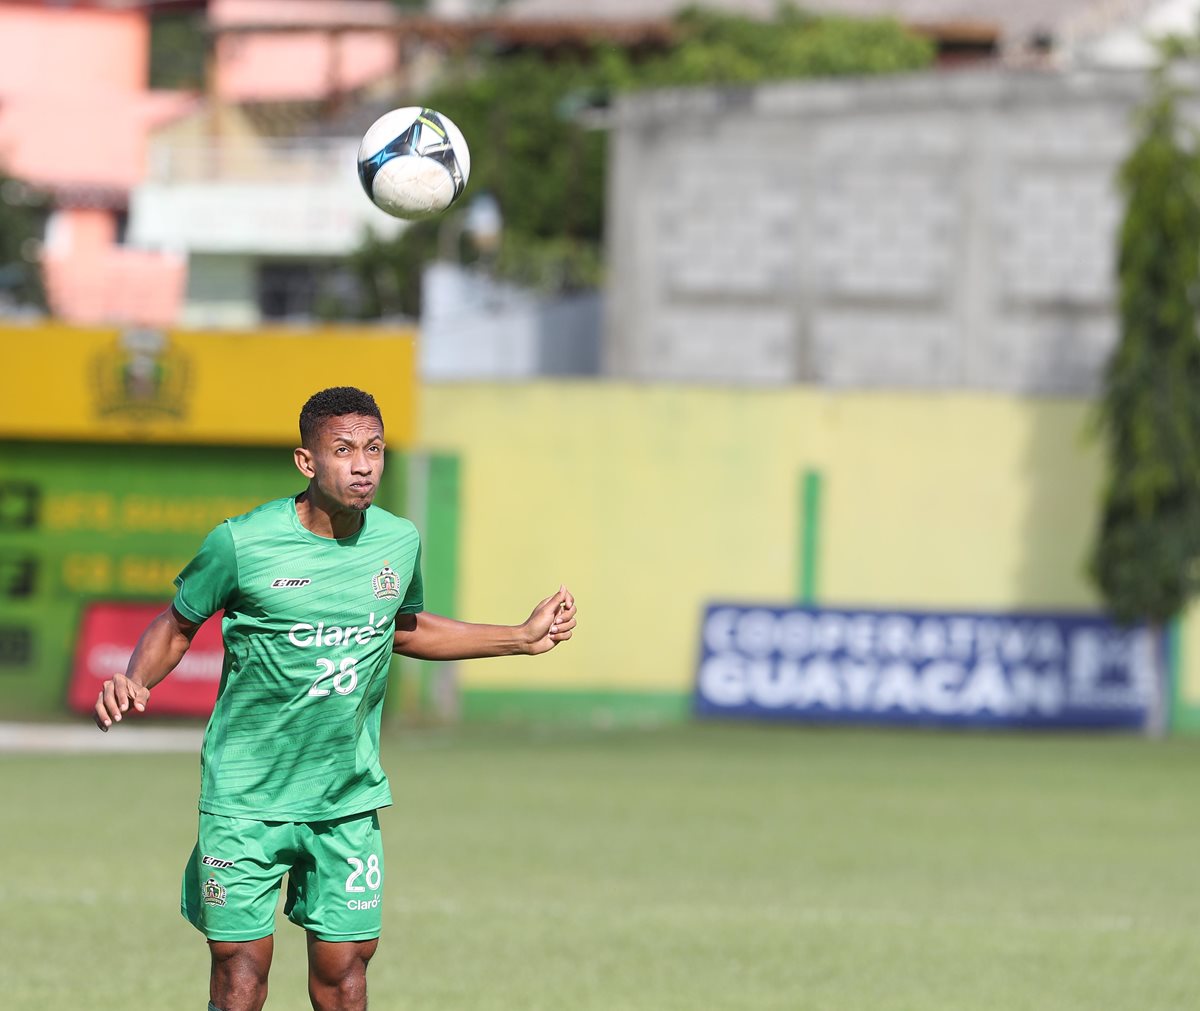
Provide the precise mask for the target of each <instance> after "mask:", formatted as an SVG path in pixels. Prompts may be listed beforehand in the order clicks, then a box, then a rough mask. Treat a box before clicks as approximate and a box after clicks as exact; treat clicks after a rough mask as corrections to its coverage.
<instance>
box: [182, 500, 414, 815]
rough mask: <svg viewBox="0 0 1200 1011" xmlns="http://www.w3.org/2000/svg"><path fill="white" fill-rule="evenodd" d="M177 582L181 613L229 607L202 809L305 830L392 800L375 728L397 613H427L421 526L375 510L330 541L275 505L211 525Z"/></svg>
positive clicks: (286, 506)
mask: <svg viewBox="0 0 1200 1011" xmlns="http://www.w3.org/2000/svg"><path fill="white" fill-rule="evenodd" d="M175 586H176V588H177V592H176V596H175V601H174V606H175V609H176V610H177V611H178V612H179V613H180V614H182V615H183V616H184V617H185V618H188V619H190V620H191V621H195V622H202V621H204V620H205V619H207V618H208V617H210V616H211V615H213V614H216V613H217V612H218V611H220V610H222V609H224V611H225V615H224V618H223V619H222V622H221V631H222V633H223V634H224V637H225V664H224V667H223V669H222V672H221V684H220V687H219V689H218V690H217V702H216V706H215V708H214V709H213V713H212V717H211V718H210V719H209V721H208V727H207V729H206V730H205V733H204V746H203V749H202V752H201V759H200V769H201V775H200V779H201V785H200V810H202V811H207V812H209V813H211V814H222V815H233V816H235V817H243V818H254V819H257V820H259V821H293V822H307V821H320V820H326V819H333V818H339V817H342V816H344V815H350V814H357V813H361V812H364V811H369V810H372V809H373V808H377V807H385V806H387V805H388V804H390V803H391V802H392V797H391V792H390V790H389V789H388V782H387V777H386V776H385V775H384V773H383V768H382V766H381V765H380V763H379V722H380V716H381V713H382V708H383V696H384V692H385V690H386V688H387V673H388V664H389V662H390V661H391V656H392V635H393V633H394V631H395V625H396V615H397V614H415V613H417V612H418V611H421V610H422V609H423V602H422V588H421V569H420V539H419V537H418V535H417V531H416V529H415V528H414V527H413V525H412V524H411V523H410V522H409V521H408V520H405V519H401V518H400V517H398V516H393V515H392V514H391V513H388V512H385V511H384V510H383V509H380V508H378V507H376V506H372V507H371V508H370V509H368V510H367V511H366V512H365V513H364V514H363V524H362V526H361V527H360V528H359V530H358V532H357V533H355V534H353V535H352V536H350V537H344V538H342V539H340V540H335V539H333V538H330V537H321V536H319V535H317V534H314V533H313V532H312V531H311V530H309V529H307V528H306V527H305V526H304V525H303V524H302V523H301V522H300V518H299V516H298V515H297V514H296V500H295V499H292V498H284V499H277V500H276V501H274V502H268V503H266V504H265V505H262V506H259V507H258V508H257V509H255V510H253V511H252V512H249V513H246V514H245V515H244V516H237V517H234V518H233V519H229V520H226V521H225V522H224V523H222V524H221V525H220V526H219V527H217V528H216V529H215V530H213V531H212V533H210V534H209V535H208V537H207V538H205V541H204V544H203V545H202V546H201V548H200V552H199V554H197V555H196V557H195V558H194V559H192V561H191V562H190V563H188V565H187V567H186V568H184V570H183V571H182V572H181V573H180V574H179V576H178V577H177V578H176V580H175Z"/></svg>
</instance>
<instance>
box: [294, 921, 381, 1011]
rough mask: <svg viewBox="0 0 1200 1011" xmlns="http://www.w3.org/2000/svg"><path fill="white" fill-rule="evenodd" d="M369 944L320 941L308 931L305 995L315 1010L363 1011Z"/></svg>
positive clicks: (372, 944)
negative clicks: (306, 986)
mask: <svg viewBox="0 0 1200 1011" xmlns="http://www.w3.org/2000/svg"><path fill="white" fill-rule="evenodd" d="M378 946H379V938H377V937H376V938H373V939H371V940H369V941H322V940H321V939H320V938H318V937H317V936H316V935H315V934H314V933H313V932H312V931H311V930H310V931H309V932H308V996H309V999H310V1000H311V1001H312V1006H313V1008H314V1011H366V1006H367V963H368V962H370V961H371V956H372V955H374V954H375V949H376V948H377V947H378Z"/></svg>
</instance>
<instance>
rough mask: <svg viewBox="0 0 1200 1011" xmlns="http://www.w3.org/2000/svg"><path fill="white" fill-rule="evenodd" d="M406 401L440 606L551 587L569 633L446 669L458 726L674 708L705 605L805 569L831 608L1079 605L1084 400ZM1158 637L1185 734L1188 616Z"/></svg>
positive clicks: (1199, 636) (750, 395)
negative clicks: (453, 532)
mask: <svg viewBox="0 0 1200 1011" xmlns="http://www.w3.org/2000/svg"><path fill="white" fill-rule="evenodd" d="M420 411H421V414H420V419H419V430H420V432H421V442H422V444H423V446H424V447H426V448H428V449H430V450H433V451H443V452H446V453H452V454H455V455H457V457H458V461H459V474H458V481H459V516H458V523H459V529H460V542H459V570H458V581H457V587H456V596H457V612H458V615H459V616H460V617H463V618H466V619H468V620H490V621H501V620H502V621H509V620H513V621H515V620H519V619H521V618H523V617H524V615H523V614H521V613H520V612H521V610H522V609H523V608H525V607H527V606H528V605H530V604H532V602H533V601H535V600H537V599H539V598H540V597H542V596H544V595H545V594H547V593H549V592H551V591H552V590H553V589H554V588H555V587H557V585H558V583H559V581H560V580H561V581H566V582H567V583H568V585H569V586H570V587H571V589H572V590H573V591H574V592H575V593H576V594H577V596H578V599H579V602H580V618H581V627H580V632H579V635H578V636H577V638H575V639H574V640H573V641H572V642H571V643H570V645H569V647H568V648H565V649H560V650H556V651H555V652H554V653H553V654H551V655H549V656H547V657H543V658H539V660H537V661H536V662H532V663H531V662H529V661H528V660H525V659H521V658H513V659H499V660H489V661H481V662H475V663H468V664H462V665H461V666H460V669H459V672H458V676H459V678H460V679H461V686H462V689H463V693H462V704H463V711H464V713H465V714H466V716H467V717H472V716H476V717H506V716H514V717H516V716H520V717H528V716H529V715H531V714H533V715H537V714H541V715H544V716H546V717H580V718H587V719H599V720H613V721H626V720H653V719H676V718H682V717H683V716H684V715H685V714H686V713H687V712H688V711H689V692H690V688H691V681H692V677H693V673H694V667H695V663H696V657H697V652H698V634H699V624H700V618H701V611H702V608H703V606H704V604H705V603H706V602H707V601H710V600H714V599H724V600H734V601H738V600H741V601H747V602H763V603H787V602H789V601H793V600H795V599H797V597H798V596H799V594H800V592H801V583H802V579H803V576H804V570H805V567H806V566H809V575H810V577H811V578H812V579H813V584H814V587H815V590H816V598H817V600H818V602H820V603H824V604H829V605H846V606H879V607H897V608H912V609H924V608H928V609H933V610H938V609H944V610H953V609H977V610H982V611H1006V610H1017V609H1051V610H1064V609H1088V610H1096V609H1098V606H1099V605H1098V601H1097V598H1096V596H1095V594H1094V592H1093V591H1092V589H1091V587H1090V586H1089V584H1088V582H1087V578H1086V571H1085V559H1086V553H1087V550H1088V546H1089V543H1090V539H1091V536H1092V531H1093V524H1094V522H1095V512H1096V502H1097V497H1098V491H1099V482H1100V471H1101V468H1100V458H1099V451H1098V446H1097V445H1095V444H1094V443H1092V442H1090V441H1089V439H1088V435H1087V433H1088V424H1089V406H1088V402H1087V401H1086V400H1085V399H1082V398H1075V399H1072V398H1060V399H1051V398H1045V399H1034V398H1022V397H1017V396H1012V395H1005V394H990V393H966V392H953V393H951V392H947V393H896V392H888V393H884V392H837V391H830V390H821V389H816V388H808V387H792V388H786V389H777V390H770V389H767V390H764V389H757V390H750V389H736V388H708V387H699V386H649V385H639V384H616V383H613V384H598V383H587V382H578V383H569V382H568V383H549V382H546V383H529V384H513V385H495V384H492V385H483V384H443V385H430V386H426V387H425V388H424V389H423V391H422V397H421V404H420ZM814 472H815V473H816V474H818V475H820V482H821V510H820V517H819V522H818V529H817V536H816V543H815V551H816V557H815V558H813V557H808V558H806V557H804V554H803V551H802V515H801V513H802V508H801V503H802V499H803V496H804V493H805V484H806V481H805V475H806V474H811V473H814ZM1175 642H1176V644H1177V645H1178V647H1179V648H1178V651H1177V652H1178V657H1179V660H1178V663H1177V665H1176V666H1177V668H1178V670H1177V675H1178V676H1177V678H1176V691H1177V704H1176V706H1175V726H1176V727H1177V729H1181V730H1187V729H1191V730H1196V729H1200V719H1197V714H1200V610H1193V612H1192V613H1190V614H1189V615H1187V616H1186V617H1185V618H1184V619H1183V620H1182V621H1181V622H1180V623H1179V625H1178V627H1177V629H1176V630H1175Z"/></svg>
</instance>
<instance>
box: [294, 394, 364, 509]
mask: <svg viewBox="0 0 1200 1011" xmlns="http://www.w3.org/2000/svg"><path fill="white" fill-rule="evenodd" d="M383 449H384V444H383V416H382V415H381V414H380V413H379V405H378V404H376V403H375V398H374V397H372V396H371V394H369V393H364V392H363V391H362V390H359V389H356V388H355V387H353V386H334V387H331V388H330V389H327V390H321V392H320V393H314V394H313V395H312V396H311V397H309V398H308V402H307V403H306V404H305V405H304V407H303V408H302V409H301V411H300V446H299V448H298V449H297V450H296V453H295V459H296V466H297V467H299V468H300V472H301V473H302V474H304V476H305V477H307V478H308V486H309V494H310V495H312V496H313V497H314V498H315V499H317V500H318V501H319V502H320V503H321V504H322V505H323V506H324V507H325V508H329V509H333V510H338V509H342V510H345V509H350V510H356V511H362V510H365V509H366V508H367V507H369V506H370V504H371V501H372V500H373V499H374V498H375V492H376V491H377V490H378V488H379V478H380V475H382V473H383Z"/></svg>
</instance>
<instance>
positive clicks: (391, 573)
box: [371, 562, 400, 600]
mask: <svg viewBox="0 0 1200 1011" xmlns="http://www.w3.org/2000/svg"><path fill="white" fill-rule="evenodd" d="M371 589H373V590H374V591H375V596H376V597H378V598H379V599H380V600H394V599H395V598H396V597H398V596H400V577H399V576H398V575H396V570H395V569H393V568H392V567H391V566H389V565H388V563H387V562H384V563H383V568H382V569H380V570H379V571H378V572H377V573H376V574H375V575H374V577H372V579H371Z"/></svg>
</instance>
